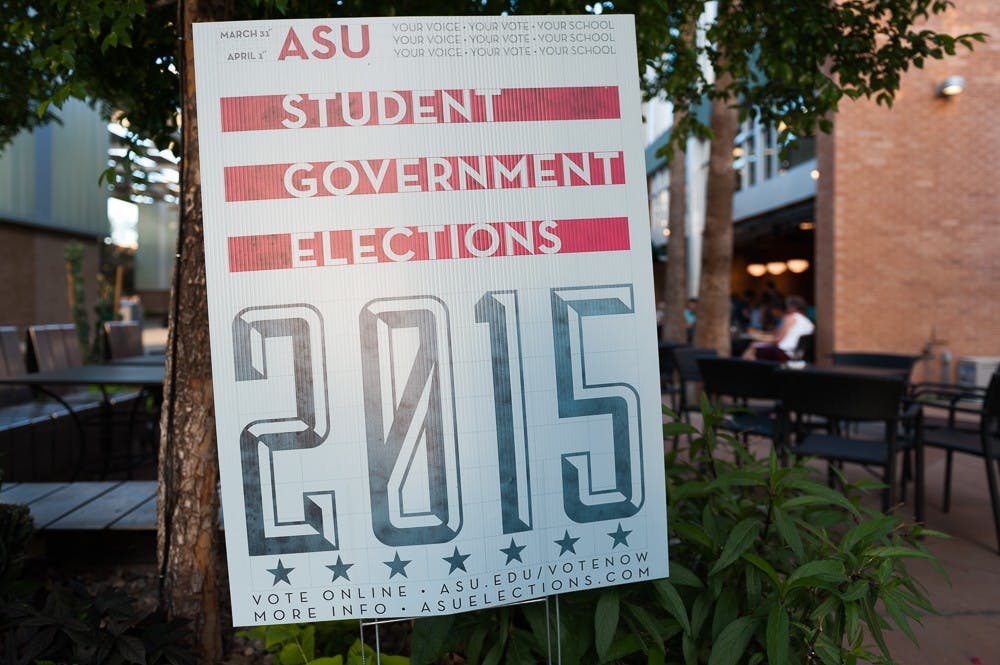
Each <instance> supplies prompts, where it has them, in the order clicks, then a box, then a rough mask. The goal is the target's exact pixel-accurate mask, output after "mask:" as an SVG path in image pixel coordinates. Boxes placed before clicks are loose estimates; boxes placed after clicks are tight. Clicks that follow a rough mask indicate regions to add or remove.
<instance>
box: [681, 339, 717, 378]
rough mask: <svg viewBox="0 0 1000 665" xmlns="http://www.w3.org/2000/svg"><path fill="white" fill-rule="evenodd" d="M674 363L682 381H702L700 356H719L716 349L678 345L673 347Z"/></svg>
mask: <svg viewBox="0 0 1000 665" xmlns="http://www.w3.org/2000/svg"><path fill="white" fill-rule="evenodd" d="M673 355H674V365H676V367H677V375H678V376H680V378H681V381H701V370H700V369H699V368H698V358H706V357H711V356H718V355H719V352H718V351H716V350H715V349H706V348H702V347H698V346H678V347H675V348H674V349H673Z"/></svg>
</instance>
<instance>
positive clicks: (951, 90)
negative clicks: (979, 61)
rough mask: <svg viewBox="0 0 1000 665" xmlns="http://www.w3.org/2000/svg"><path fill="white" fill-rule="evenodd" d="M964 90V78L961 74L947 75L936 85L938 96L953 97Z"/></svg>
mask: <svg viewBox="0 0 1000 665" xmlns="http://www.w3.org/2000/svg"><path fill="white" fill-rule="evenodd" d="M963 90H965V79H964V78H962V77H961V76H949V77H948V78H946V79H945V80H944V81H941V84H940V85H939V86H938V87H937V95H938V97H945V98H948V97H954V96H955V95H959V94H961V93H962V91H963Z"/></svg>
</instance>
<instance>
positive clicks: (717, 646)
mask: <svg viewBox="0 0 1000 665" xmlns="http://www.w3.org/2000/svg"><path fill="white" fill-rule="evenodd" d="M755 628H756V622H755V621H754V620H753V619H752V618H751V617H740V618H739V619H736V620H735V621H733V622H732V623H730V624H729V625H728V626H726V627H725V629H724V630H723V631H722V632H721V633H719V637H718V639H716V640H715V643H714V644H713V645H712V653H711V655H710V656H709V657H708V665H736V663H738V662H739V661H740V659H741V658H742V657H743V652H744V651H746V648H747V644H749V643H750V638H751V637H753V631H754V629H755Z"/></svg>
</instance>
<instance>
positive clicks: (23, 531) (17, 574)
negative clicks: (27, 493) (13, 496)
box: [0, 503, 35, 601]
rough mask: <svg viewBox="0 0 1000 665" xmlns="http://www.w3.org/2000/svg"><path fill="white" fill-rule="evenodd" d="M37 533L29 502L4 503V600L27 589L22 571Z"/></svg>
mask: <svg viewBox="0 0 1000 665" xmlns="http://www.w3.org/2000/svg"><path fill="white" fill-rule="evenodd" d="M34 533H35V527H34V523H33V522H32V519H31V512H30V511H29V510H28V507H27V506H22V505H18V504H13V503H0V601H2V600H4V599H7V598H11V597H13V596H17V595H19V594H22V593H24V591H25V587H26V582H25V581H24V580H22V579H21V571H22V570H23V569H24V565H25V563H26V561H27V558H28V546H29V545H30V543H31V537H32V536H33V535H34Z"/></svg>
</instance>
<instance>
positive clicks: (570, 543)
mask: <svg viewBox="0 0 1000 665" xmlns="http://www.w3.org/2000/svg"><path fill="white" fill-rule="evenodd" d="M578 540H580V539H579V538H570V537H569V531H564V532H563V537H562V538H560V539H559V540H554V541H552V542H554V543H555V544H556V545H558V546H559V556H562V555H563V554H566V552H572V553H573V554H576V541H578Z"/></svg>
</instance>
